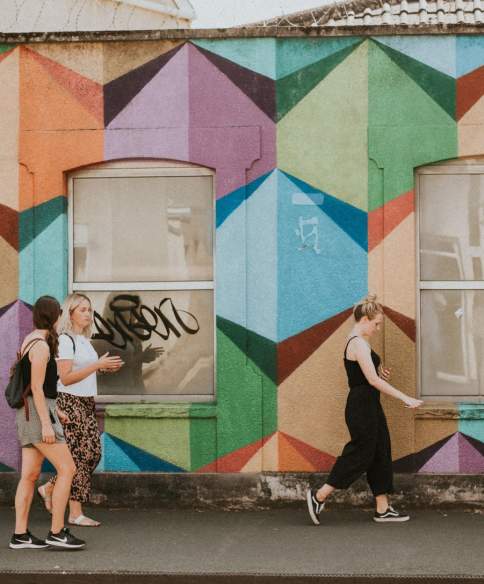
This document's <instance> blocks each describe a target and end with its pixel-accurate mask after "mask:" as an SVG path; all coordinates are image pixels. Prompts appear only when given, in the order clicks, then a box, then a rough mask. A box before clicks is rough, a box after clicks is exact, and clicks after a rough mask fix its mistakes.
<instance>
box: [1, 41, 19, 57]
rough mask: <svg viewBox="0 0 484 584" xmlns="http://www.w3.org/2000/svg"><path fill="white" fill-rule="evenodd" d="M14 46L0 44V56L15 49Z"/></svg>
mask: <svg viewBox="0 0 484 584" xmlns="http://www.w3.org/2000/svg"><path fill="white" fill-rule="evenodd" d="M15 47H16V45H1V44H0V55H1V54H2V53H5V52H6V51H10V50H12V49H15Z"/></svg>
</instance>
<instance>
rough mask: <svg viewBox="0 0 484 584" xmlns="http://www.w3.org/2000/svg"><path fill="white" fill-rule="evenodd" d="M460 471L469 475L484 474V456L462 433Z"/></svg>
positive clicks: (460, 439)
mask: <svg viewBox="0 0 484 584" xmlns="http://www.w3.org/2000/svg"><path fill="white" fill-rule="evenodd" d="M459 471H460V472H462V473H467V474H472V473H481V472H484V456H483V455H482V454H481V453H480V452H479V451H478V450H477V449H476V448H474V446H472V444H471V443H470V442H468V441H467V440H466V438H465V436H463V435H462V434H460V433H459Z"/></svg>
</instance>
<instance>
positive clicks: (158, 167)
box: [67, 159, 217, 404]
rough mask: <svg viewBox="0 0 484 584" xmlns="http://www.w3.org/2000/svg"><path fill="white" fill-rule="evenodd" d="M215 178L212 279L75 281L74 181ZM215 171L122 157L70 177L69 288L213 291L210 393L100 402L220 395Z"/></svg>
mask: <svg viewBox="0 0 484 584" xmlns="http://www.w3.org/2000/svg"><path fill="white" fill-rule="evenodd" d="M187 176H197V177H198V176H210V177H212V278H213V279H212V280H205V281H202V280H200V281H191V282H190V281H186V282H183V281H181V282H179V281H178V282H177V281H173V282H171V281H160V282H153V281H150V282H79V283H77V282H75V281H74V181H76V180H82V179H83V178H90V179H92V178H105V179H109V178H137V177H187ZM215 179H216V177H215V172H214V171H213V170H212V169H210V168H206V167H202V166H196V165H193V164H188V163H179V162H174V161H166V160H138V159H130V160H120V161H114V162H105V163H101V164H98V165H96V166H92V167H86V168H83V169H79V170H74V171H72V172H71V173H69V175H68V176H67V232H68V233H67V237H68V290H69V294H70V293H72V292H77V291H82V292H85V293H86V294H87V295H89V294H90V293H91V292H104V291H106V292H111V291H120V292H122V291H129V290H132V291H157V290H159V291H161V292H162V291H164V290H174V291H176V290H181V291H183V290H187V291H190V290H211V291H212V307H213V310H212V323H213V391H212V393H209V394H149V395H142V394H127V395H114V394H106V395H97V396H96V401H97V402H98V403H103V404H109V403H150V402H151V403H153V402H168V403H170V402H187V403H190V402H198V403H201V402H202V403H203V402H215V401H216V396H217V342H216V341H217V328H216V324H217V323H216V320H217V315H216V290H215V281H216V185H215Z"/></svg>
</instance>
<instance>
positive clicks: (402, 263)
mask: <svg viewBox="0 0 484 584" xmlns="http://www.w3.org/2000/svg"><path fill="white" fill-rule="evenodd" d="M415 238H416V234H415V214H414V213H411V214H410V215H409V216H408V217H407V218H406V219H404V220H403V221H402V222H401V223H400V225H398V227H396V228H395V229H394V230H393V231H392V232H391V233H389V234H388V235H387V237H385V239H384V240H383V254H384V255H383V267H384V275H383V278H384V288H385V293H384V297H383V302H384V303H385V305H386V306H389V307H390V308H393V309H394V310H396V311H398V312H400V313H401V314H404V315H405V316H408V317H409V318H413V319H414V318H415V316H416V308H415V298H416V265H415V263H416V260H415V254H416V250H415Z"/></svg>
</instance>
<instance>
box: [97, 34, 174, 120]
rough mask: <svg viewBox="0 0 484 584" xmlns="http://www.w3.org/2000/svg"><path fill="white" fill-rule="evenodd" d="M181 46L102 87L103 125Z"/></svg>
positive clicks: (116, 113)
mask: <svg viewBox="0 0 484 584" xmlns="http://www.w3.org/2000/svg"><path fill="white" fill-rule="evenodd" d="M182 46H183V45H179V46H177V47H175V48H174V49H171V50H170V51H168V52H167V53H164V54H163V55H160V56H159V57H155V58H154V59H152V60H151V61H148V62H147V63H145V64H144V65H141V67H138V68H137V69H134V70H132V71H129V72H128V73H126V74H125V75H122V76H121V77H118V78H117V79H114V80H113V81H111V82H109V83H107V84H106V85H105V86H104V125H105V126H108V125H109V124H110V123H111V122H112V121H113V120H114V118H115V117H116V116H117V115H118V114H119V112H121V111H122V110H123V109H124V108H125V107H126V106H127V105H128V103H129V102H130V101H131V100H132V99H133V98H134V97H135V96H136V95H137V94H138V93H139V92H140V91H141V90H142V89H143V87H145V85H146V84H147V83H149V81H151V79H153V77H154V76H155V75H156V74H157V73H159V72H160V71H161V69H162V68H163V67H164V66H165V65H166V64H167V63H168V62H169V61H170V60H171V59H172V57H174V56H175V55H176V54H177V52H178V51H179V50H180V48H181V47H182Z"/></svg>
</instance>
